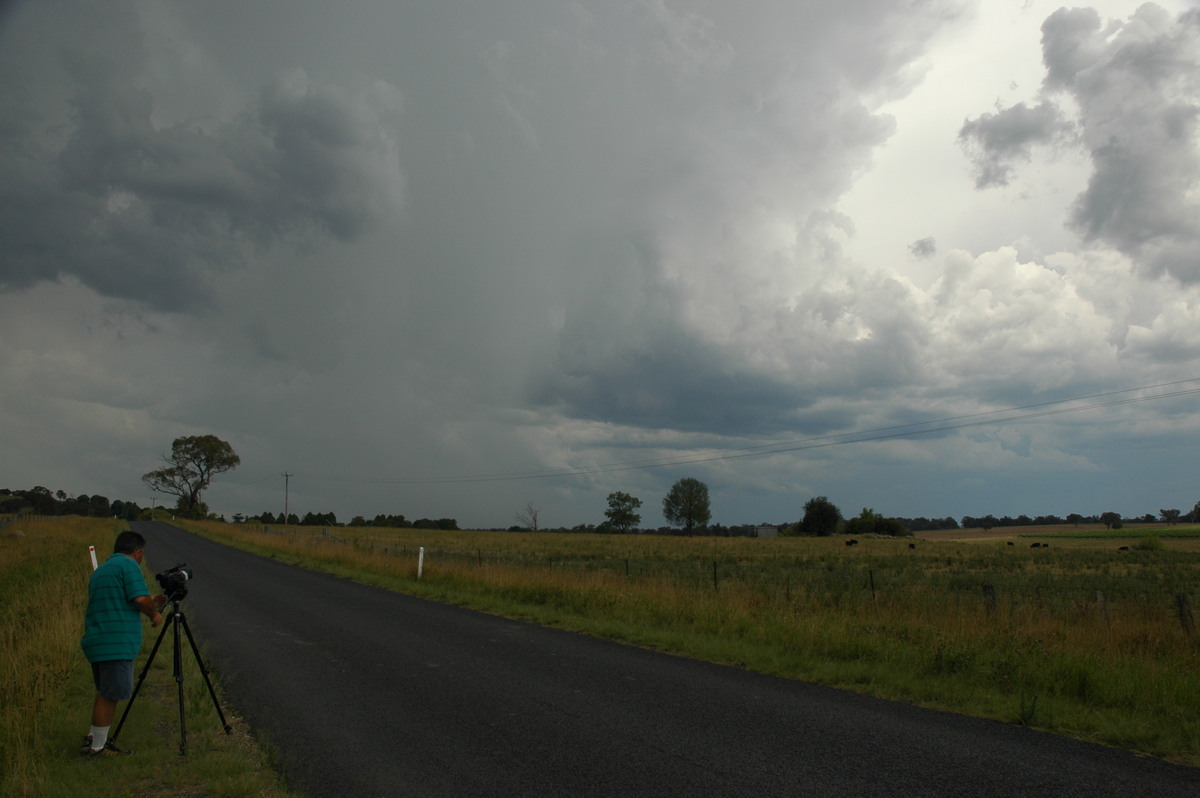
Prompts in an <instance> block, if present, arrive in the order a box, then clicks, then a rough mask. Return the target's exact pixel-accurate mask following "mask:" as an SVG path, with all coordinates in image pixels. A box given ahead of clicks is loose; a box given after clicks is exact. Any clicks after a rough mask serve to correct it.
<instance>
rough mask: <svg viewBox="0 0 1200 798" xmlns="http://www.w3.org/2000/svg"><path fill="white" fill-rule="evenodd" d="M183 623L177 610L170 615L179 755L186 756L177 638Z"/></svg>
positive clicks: (179, 644) (180, 648) (180, 669)
mask: <svg viewBox="0 0 1200 798" xmlns="http://www.w3.org/2000/svg"><path fill="white" fill-rule="evenodd" d="M182 622H183V613H182V612H180V611H179V610H178V609H176V610H175V612H173V613H171V624H172V626H174V627H175V663H174V673H175V687H176V689H177V691H178V693H179V753H180V754H181V755H183V756H187V716H186V714H185V713H184V709H183V656H182V651H183V649H182V640H181V639H180V637H179V624H180V623H182Z"/></svg>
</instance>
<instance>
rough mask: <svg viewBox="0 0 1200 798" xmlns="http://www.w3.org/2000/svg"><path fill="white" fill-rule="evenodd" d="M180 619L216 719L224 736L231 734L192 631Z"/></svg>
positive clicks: (185, 618) (184, 620) (184, 621)
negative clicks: (214, 710)
mask: <svg viewBox="0 0 1200 798" xmlns="http://www.w3.org/2000/svg"><path fill="white" fill-rule="evenodd" d="M180 618H181V619H182V621H183V631H184V632H185V633H186V634H187V639H188V643H189V644H190V645H191V647H192V654H193V655H195V657H196V664H197V665H199V666H200V675H201V676H203V677H204V684H205V685H207V686H208V695H209V697H210V698H212V702H213V708H214V709H216V710H217V717H219V718H220V719H221V726H223V727H224V729H225V733H226V734H231V733H233V727H232V726H230V725H229V723H228V722H227V721H226V720H225V713H224V712H222V711H221V704H220V702H219V701H217V691H216V690H214V689H213V685H212V680H211V679H209V678H208V668H206V667H204V660H203V659H201V658H200V650H199V649H198V648H197V647H196V640H195V638H193V637H192V629H191V627H190V626H188V622H187V617H186V616H184V615H183V614H182V613H180Z"/></svg>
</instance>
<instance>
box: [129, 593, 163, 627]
mask: <svg viewBox="0 0 1200 798" xmlns="http://www.w3.org/2000/svg"><path fill="white" fill-rule="evenodd" d="M166 603H167V597H166V596H163V595H158V596H138V597H137V598H135V599H133V600H132V604H133V605H134V606H135V607H137V608H138V612H140V613H142V614H143V615H145V616H146V617H147V618H149V619H150V625H151V626H158V625H159V624H160V623H162V620H163V618H162V615H160V614H159V612H158V611H159V610H160V609H162V608H163V606H165V605H166Z"/></svg>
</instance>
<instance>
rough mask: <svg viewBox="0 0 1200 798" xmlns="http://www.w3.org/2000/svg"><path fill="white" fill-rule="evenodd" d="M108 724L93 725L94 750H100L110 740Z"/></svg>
mask: <svg viewBox="0 0 1200 798" xmlns="http://www.w3.org/2000/svg"><path fill="white" fill-rule="evenodd" d="M108 729H109V727H108V726H93V727H92V750H93V751H99V750H100V749H101V748H103V747H104V744H105V743H107V742H108Z"/></svg>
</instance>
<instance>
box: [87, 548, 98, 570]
mask: <svg viewBox="0 0 1200 798" xmlns="http://www.w3.org/2000/svg"><path fill="white" fill-rule="evenodd" d="M88 554H90V555H92V570H93V571H94V570H96V568H98V567H99V566H98V565H97V564H96V547H95V546H88Z"/></svg>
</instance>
